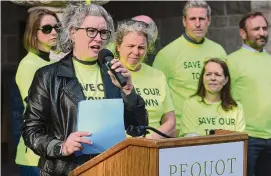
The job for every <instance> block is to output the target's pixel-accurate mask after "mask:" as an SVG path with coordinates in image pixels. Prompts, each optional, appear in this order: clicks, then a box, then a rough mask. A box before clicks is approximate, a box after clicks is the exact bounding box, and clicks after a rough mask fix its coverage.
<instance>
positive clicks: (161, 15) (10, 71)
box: [0, 1, 271, 175]
mask: <svg viewBox="0 0 271 176" xmlns="http://www.w3.org/2000/svg"><path fill="white" fill-rule="evenodd" d="M207 2H208V4H209V5H210V6H211V8H212V23H211V26H210V28H209V32H208V34H207V37H208V38H210V39H212V40H214V41H216V42H218V43H220V44H221V45H222V46H223V47H224V48H225V50H226V51H227V53H228V54H229V53H231V52H233V51H234V50H237V49H238V48H239V47H240V46H241V44H242V41H241V39H240V36H239V30H238V23H239V21H240V19H241V18H242V16H243V14H245V13H247V12H249V11H252V10H257V11H261V12H263V13H264V15H265V16H266V18H267V19H268V21H269V24H270V25H271V1H207ZM0 3H1V92H2V93H1V95H2V96H1V105H2V106H1V107H2V111H1V122H2V123H1V127H2V128H1V132H2V139H1V144H2V146H4V147H2V155H1V159H2V166H3V167H4V169H3V167H2V173H3V172H4V174H3V175H7V174H6V173H9V172H10V171H12V173H9V174H8V175H13V174H14V175H18V174H17V171H16V168H15V167H14V155H15V151H16V148H15V145H14V139H13V136H12V121H11V113H10V105H11V104H10V92H9V90H10V87H9V81H10V80H14V76H15V72H16V70H17V66H18V64H19V62H20V60H21V59H22V58H23V57H24V56H25V55H26V51H25V49H24V48H23V45H22V38H23V33H24V28H25V23H26V19H27V15H28V14H27V10H28V8H29V7H26V6H19V5H16V4H14V3H12V2H10V1H0ZM184 3H185V2H184V1H157V2H155V1H137V2H136V1H129V2H128V1H122V2H117V1H110V2H108V3H107V4H105V5H104V7H105V8H106V10H108V11H109V12H110V14H111V15H112V16H113V18H114V20H116V21H118V20H123V19H128V18H131V17H133V16H136V15H140V14H144V15H148V16H150V17H152V18H153V19H154V20H155V22H156V24H157V26H158V28H159V37H158V40H157V51H158V50H159V49H161V48H162V47H164V46H165V45H167V44H168V43H170V42H171V41H173V40H174V39H175V38H177V37H179V36H180V35H181V34H182V33H183V32H184V28H183V26H182V21H181V15H182V8H183V5H184ZM269 35H271V28H269ZM270 40H271V37H270V38H269V43H268V45H267V46H266V50H267V51H268V52H269V53H271V41H270ZM3 144H4V145H3ZM5 168H6V169H5ZM7 170H9V171H8V172H7Z"/></svg>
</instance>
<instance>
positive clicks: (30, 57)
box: [16, 9, 59, 176]
mask: <svg viewBox="0 0 271 176" xmlns="http://www.w3.org/2000/svg"><path fill="white" fill-rule="evenodd" d="M58 25H59V19H58V17H57V15H56V14H55V13H54V12H51V11H49V10H46V9H36V10H33V11H31V12H30V14H29V16H28V20H27V24H26V29H25V33H24V47H25V49H26V50H27V51H28V54H27V55H26V56H25V57H24V58H23V59H22V60H21V62H20V64H19V66H18V69H17V73H16V83H17V85H18V88H19V91H20V94H21V97H22V100H23V104H24V107H26V102H27V96H28V89H29V87H30V84H31V82H32V80H33V77H34V74H35V72H36V71H37V70H38V69H39V68H41V67H43V66H45V65H49V64H51V63H53V62H54V61H52V60H51V59H50V58H49V55H50V50H52V49H53V48H55V47H56V40H57V32H58ZM38 160H39V156H37V155H35V154H34V153H33V152H32V150H31V149H29V148H28V147H26V146H25V145H24V141H23V138H22V137H21V138H20V142H19V145H18V147H17V154H16V164H18V165H19V170H20V175H21V176H24V175H25V176H32V175H33V176H37V175H39V169H38V167H37V165H38Z"/></svg>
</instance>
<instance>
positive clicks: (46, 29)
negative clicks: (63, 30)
mask: <svg viewBox="0 0 271 176" xmlns="http://www.w3.org/2000/svg"><path fill="white" fill-rule="evenodd" d="M53 29H55V31H56V32H57V33H58V32H59V26H58V25H54V26H52V25H49V24H47V25H44V26H42V27H41V28H39V29H38V30H41V32H42V33H44V34H50V33H51V32H52V30H53Z"/></svg>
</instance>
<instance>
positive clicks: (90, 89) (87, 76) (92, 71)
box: [73, 59, 104, 100]
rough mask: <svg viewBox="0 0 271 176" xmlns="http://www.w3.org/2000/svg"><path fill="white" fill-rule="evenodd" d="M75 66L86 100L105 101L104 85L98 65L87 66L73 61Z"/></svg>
mask: <svg viewBox="0 0 271 176" xmlns="http://www.w3.org/2000/svg"><path fill="white" fill-rule="evenodd" d="M73 65H74V70H75V75H76V77H77V79H78V81H79V83H80V84H81V85H82V87H83V92H84V95H85V97H86V100H101V99H104V85H103V81H102V76H101V71H100V67H99V66H98V64H97V63H95V64H93V65H87V64H83V63H80V62H79V61H77V60H75V59H73Z"/></svg>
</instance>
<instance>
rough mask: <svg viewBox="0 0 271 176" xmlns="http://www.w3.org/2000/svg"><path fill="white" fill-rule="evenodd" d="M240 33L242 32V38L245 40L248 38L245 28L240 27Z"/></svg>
mask: <svg viewBox="0 0 271 176" xmlns="http://www.w3.org/2000/svg"><path fill="white" fill-rule="evenodd" d="M239 34H240V36H241V38H242V39H243V40H246V39H247V32H246V30H245V29H240V30H239Z"/></svg>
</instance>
